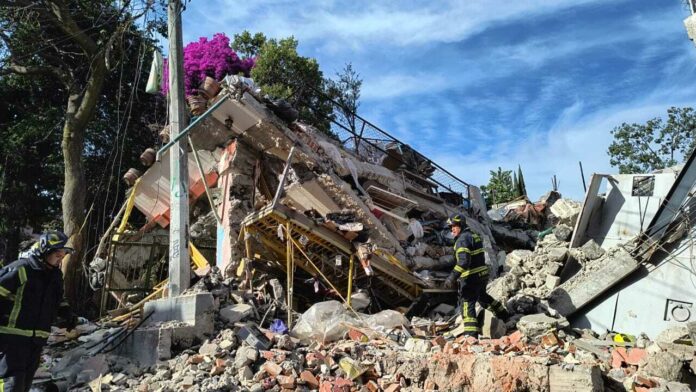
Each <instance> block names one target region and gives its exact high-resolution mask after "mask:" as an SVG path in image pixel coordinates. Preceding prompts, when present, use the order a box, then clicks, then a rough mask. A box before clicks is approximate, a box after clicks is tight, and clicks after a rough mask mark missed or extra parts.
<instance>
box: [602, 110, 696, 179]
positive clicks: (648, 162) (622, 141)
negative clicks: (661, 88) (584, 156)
mask: <svg viewBox="0 0 696 392" xmlns="http://www.w3.org/2000/svg"><path fill="white" fill-rule="evenodd" d="M611 133H612V135H613V136H614V141H613V142H612V143H611V145H610V146H609V150H608V153H609V157H610V160H609V162H610V163H611V165H612V166H614V167H618V168H619V172H620V173H648V172H651V171H653V170H656V169H663V168H666V167H670V166H674V165H676V164H678V163H679V162H680V161H683V160H684V159H685V158H686V157H687V156H688V154H689V153H690V152H691V151H692V150H693V148H694V143H695V142H696V113H694V110H693V109H692V108H690V107H684V108H676V107H671V108H669V109H668V110H667V121H663V120H662V119H661V118H659V117H655V118H653V119H651V120H648V121H647V122H646V123H645V124H635V123H634V124H627V123H623V124H621V125H620V126H618V127H616V128H614V129H613V130H612V131H611Z"/></svg>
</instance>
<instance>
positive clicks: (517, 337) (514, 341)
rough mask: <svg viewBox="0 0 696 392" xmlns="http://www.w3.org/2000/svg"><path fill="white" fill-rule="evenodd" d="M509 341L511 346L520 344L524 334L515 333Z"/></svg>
mask: <svg viewBox="0 0 696 392" xmlns="http://www.w3.org/2000/svg"><path fill="white" fill-rule="evenodd" d="M509 339H510V344H511V345H514V344H517V342H519V341H520V340H522V332H520V331H515V332H513V333H511V334H510V336H509Z"/></svg>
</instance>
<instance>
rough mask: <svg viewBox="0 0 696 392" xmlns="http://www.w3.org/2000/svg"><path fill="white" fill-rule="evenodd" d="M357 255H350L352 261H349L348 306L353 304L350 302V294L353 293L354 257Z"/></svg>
mask: <svg viewBox="0 0 696 392" xmlns="http://www.w3.org/2000/svg"><path fill="white" fill-rule="evenodd" d="M354 258H355V257H354V256H353V255H350V262H348V267H349V270H348V298H347V299H348V306H351V303H350V296H351V295H352V294H353V263H354V262H353V259H354Z"/></svg>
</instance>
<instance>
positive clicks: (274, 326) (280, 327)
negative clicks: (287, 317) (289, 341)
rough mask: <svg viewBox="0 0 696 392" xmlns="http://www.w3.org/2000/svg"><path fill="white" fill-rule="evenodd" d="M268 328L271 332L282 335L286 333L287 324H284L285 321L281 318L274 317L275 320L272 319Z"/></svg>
mask: <svg viewBox="0 0 696 392" xmlns="http://www.w3.org/2000/svg"><path fill="white" fill-rule="evenodd" d="M270 330H271V332H273V333H279V334H283V335H284V334H286V333H288V326H287V325H285V323H284V322H283V320H281V319H275V320H273V322H272V323H271V327H270Z"/></svg>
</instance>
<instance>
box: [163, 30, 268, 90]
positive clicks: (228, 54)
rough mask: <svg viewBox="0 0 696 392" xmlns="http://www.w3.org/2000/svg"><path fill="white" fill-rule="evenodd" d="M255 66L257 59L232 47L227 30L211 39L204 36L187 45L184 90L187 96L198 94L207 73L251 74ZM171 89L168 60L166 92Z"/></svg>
mask: <svg viewBox="0 0 696 392" xmlns="http://www.w3.org/2000/svg"><path fill="white" fill-rule="evenodd" d="M254 65H255V59H252V58H247V59H244V60H241V59H240V58H239V56H237V53H235V52H234V51H233V50H232V48H230V39H229V38H227V36H226V35H225V34H223V33H217V34H215V35H213V39H211V40H208V38H206V37H201V38H199V39H198V42H191V43H189V44H188V45H186V47H184V89H185V94H186V96H189V95H195V94H197V93H198V87H199V86H200V85H201V83H203V81H204V80H205V77H206V76H210V77H211V78H214V79H215V80H218V81H219V80H221V79H222V78H223V77H225V76H226V75H235V74H238V73H240V72H241V73H244V75H245V76H249V73H250V72H251V69H252V68H253V67H254ZM168 90H169V68H168V62H167V59H165V60H164V70H163V72H162V94H164V95H166V94H167V92H168Z"/></svg>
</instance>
